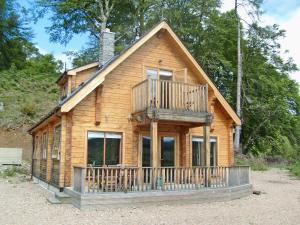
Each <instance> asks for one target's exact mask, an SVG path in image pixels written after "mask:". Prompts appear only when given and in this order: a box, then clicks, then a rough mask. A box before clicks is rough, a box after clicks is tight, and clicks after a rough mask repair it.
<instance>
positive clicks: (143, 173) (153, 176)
mask: <svg viewBox="0 0 300 225" xmlns="http://www.w3.org/2000/svg"><path fill="white" fill-rule="evenodd" d="M249 182H250V179H249V167H248V166H234V167H160V168H152V167H143V168H137V167H126V168H120V167H86V168H84V167H74V190H75V191H77V192H80V193H102V192H137V191H153V190H162V191H172V190H197V189H201V188H223V187H233V186H239V185H244V184H249Z"/></svg>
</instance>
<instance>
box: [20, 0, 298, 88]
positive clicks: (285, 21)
mask: <svg viewBox="0 0 300 225" xmlns="http://www.w3.org/2000/svg"><path fill="white" fill-rule="evenodd" d="M32 1H33V0H18V2H19V3H20V4H21V5H23V6H25V7H26V8H28V7H30V5H31V2H32ZM222 2H223V4H222V8H221V10H222V11H223V12H225V11H228V10H231V9H233V8H234V2H235V0H222ZM262 8H263V10H264V15H263V17H262V22H263V23H264V24H265V25H272V24H274V23H276V24H279V25H280V28H282V29H284V30H286V37H285V38H284V39H282V40H281V41H280V44H281V46H282V49H283V51H282V53H281V55H282V57H283V58H284V59H288V58H289V57H292V58H293V59H294V61H295V63H296V64H297V66H298V67H299V69H300V0H264V3H263V7H262ZM240 14H241V15H242V16H243V15H245V11H244V10H242V9H241V10H240ZM50 25H51V21H49V15H45V17H44V18H43V19H40V20H39V21H38V22H37V23H34V22H32V23H31V27H32V29H33V32H34V35H35V36H34V38H33V42H34V43H35V44H36V46H37V47H38V48H39V49H40V52H41V53H44V54H45V53H52V54H53V55H54V57H55V58H56V59H60V60H62V61H63V62H66V63H67V67H68V68H70V67H71V63H70V62H71V59H70V58H68V57H67V56H66V55H65V54H64V52H66V51H79V50H81V49H82V48H83V47H84V46H85V44H86V43H87V41H88V36H87V34H82V35H76V36H74V37H73V39H72V40H71V41H70V42H69V43H68V44H67V45H62V44H59V43H53V42H50V40H49V34H48V33H47V32H46V30H45V27H47V26H50ZM286 50H288V52H286ZM291 78H292V79H294V80H296V81H297V82H298V83H299V84H300V71H299V72H295V73H293V74H291Z"/></svg>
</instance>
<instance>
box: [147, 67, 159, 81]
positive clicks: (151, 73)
mask: <svg viewBox="0 0 300 225" xmlns="http://www.w3.org/2000/svg"><path fill="white" fill-rule="evenodd" d="M146 74H147V78H148V79H157V78H158V77H157V74H158V70H157V69H147V70H146Z"/></svg>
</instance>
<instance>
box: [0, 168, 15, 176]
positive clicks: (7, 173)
mask: <svg viewBox="0 0 300 225" xmlns="http://www.w3.org/2000/svg"><path fill="white" fill-rule="evenodd" d="M16 175H17V169H16V167H15V166H12V167H8V168H6V169H5V170H3V171H2V172H0V176H1V177H14V176H16Z"/></svg>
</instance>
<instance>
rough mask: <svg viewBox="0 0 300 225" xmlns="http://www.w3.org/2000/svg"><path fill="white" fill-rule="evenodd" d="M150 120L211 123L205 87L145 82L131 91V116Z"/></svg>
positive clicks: (165, 81) (180, 83)
mask: <svg viewBox="0 0 300 225" xmlns="http://www.w3.org/2000/svg"><path fill="white" fill-rule="evenodd" d="M141 114H146V116H147V117H148V118H150V119H160V120H170V121H183V122H198V123H210V122H211V120H212V116H211V114H210V113H209V112H208V86H207V85H199V84H187V83H182V82H174V81H168V80H156V79H147V80H145V81H142V82H141V83H139V84H137V85H135V86H134V87H133V89H132V115H133V116H134V117H135V118H138V117H139V116H141Z"/></svg>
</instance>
